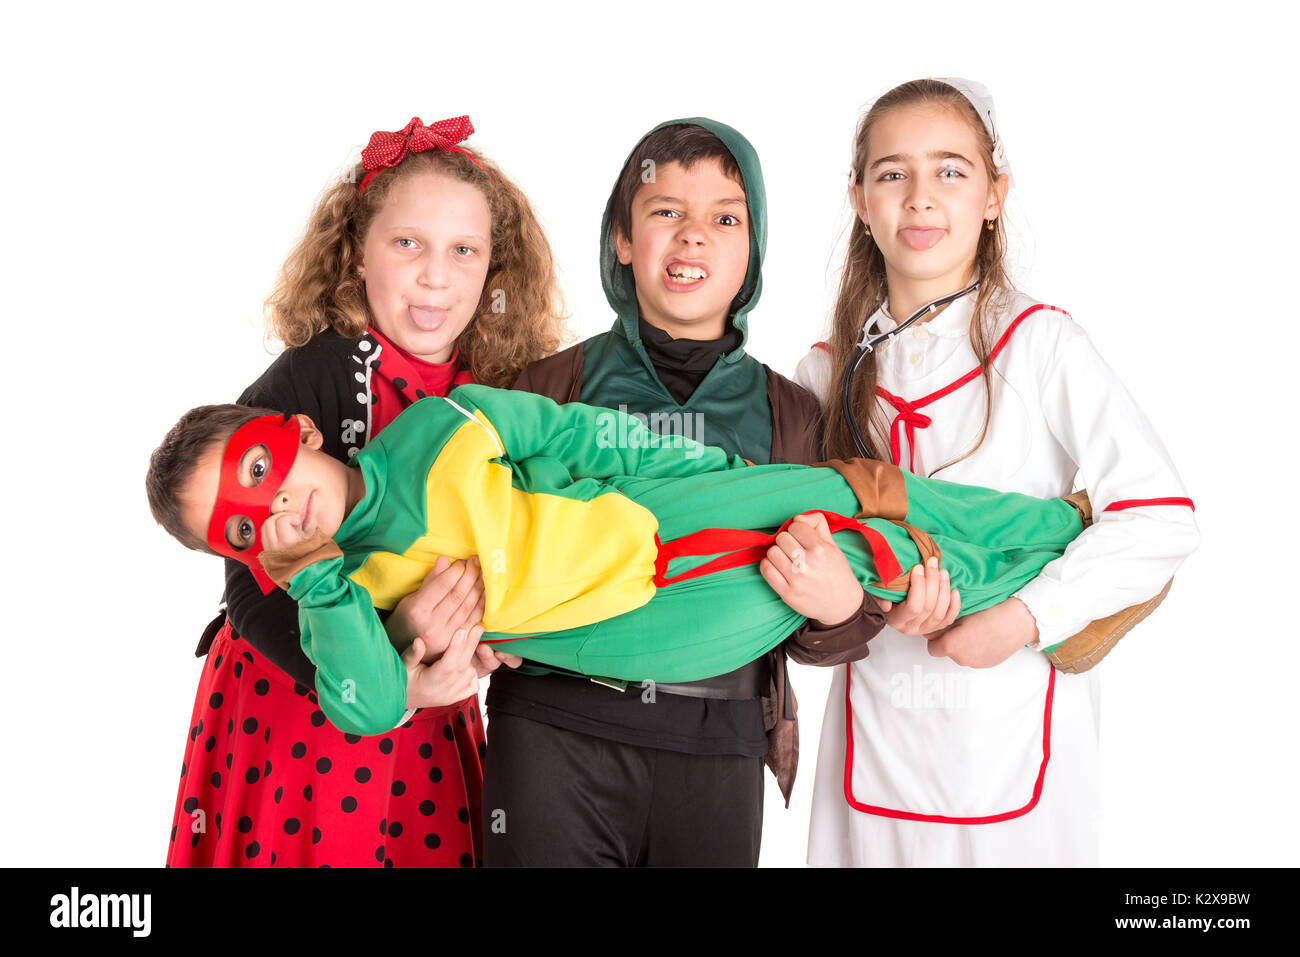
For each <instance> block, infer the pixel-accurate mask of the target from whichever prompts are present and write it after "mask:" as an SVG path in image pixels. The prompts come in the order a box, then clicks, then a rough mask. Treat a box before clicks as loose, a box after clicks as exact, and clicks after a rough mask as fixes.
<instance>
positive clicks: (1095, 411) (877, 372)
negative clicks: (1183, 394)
mask: <svg viewBox="0 0 1300 957" xmlns="http://www.w3.org/2000/svg"><path fill="white" fill-rule="evenodd" d="M1010 187H1011V173H1010V166H1009V164H1008V162H1007V159H1006V154H1005V150H1004V148H1003V144H1002V143H1001V141H1000V140H999V138H998V134H997V128H996V125H995V116H994V111H993V103H992V100H991V98H990V97H989V95H988V91H987V90H985V89H984V88H983V87H982V86H980V85H979V84H977V83H972V82H970V81H965V80H956V79H953V80H947V81H940V80H918V81H914V82H911V83H905V84H903V85H902V86H899V87H896V88H895V89H893V90H891V91H890V92H888V93H887V94H885V95H884V96H882V97H881V98H880V99H879V100H877V101H876V102H875V104H874V105H873V106H872V107H871V109H870V110H869V111H868V113H867V114H866V116H865V117H864V118H863V120H862V122H861V123H860V124H859V127H858V130H857V135H856V137H855V140H854V153H853V171H852V174H851V181H850V196H851V198H852V201H853V206H854V209H855V211H856V213H857V221H856V222H854V224H853V230H852V235H851V239H850V243H849V249H848V254H847V257H846V262H845V266H844V273H843V277H842V279H841V283H840V290H839V295H838V299H837V302H836V306H835V314H834V323H833V329H832V333H831V340H830V342H829V343H818V344H817V346H816V347H814V348H813V350H812V351H811V352H810V353H809V354H808V355H807V356H806V357H805V358H804V359H803V361H802V362H801V363H800V365H799V369H798V373H797V375H796V380H797V381H798V382H799V383H800V384H801V385H803V386H804V387H805V388H808V389H809V390H810V391H812V392H813V393H814V394H816V395H817V396H818V397H819V398H820V400H821V402H822V405H823V408H824V409H825V411H826V418H827V429H826V446H827V448H826V454H827V457H847V456H851V455H855V454H859V453H858V450H857V449H856V448H855V443H854V441H853V437H852V433H851V431H850V428H849V422H848V421H846V418H845V415H844V411H843V407H842V402H841V395H842V394H843V388H844V383H845V378H846V376H847V373H848V368H849V364H850V362H851V361H852V359H853V357H854V351H855V347H856V346H857V345H858V343H859V340H860V339H862V338H863V337H864V335H866V336H874V335H878V334H880V333H888V332H890V331H891V330H892V329H894V328H895V327H896V326H897V325H898V324H899V323H901V322H902V321H903V320H905V319H906V318H907V317H908V316H910V315H911V314H912V313H913V312H915V311H916V310H918V309H920V308H921V307H923V306H925V305H926V304H927V303H929V302H932V301H934V300H936V299H939V298H941V297H944V296H947V295H949V294H951V293H954V292H957V291H958V290H961V289H964V288H966V287H967V286H969V285H971V284H973V283H978V285H977V287H976V288H975V290H974V291H972V292H970V293H968V294H967V295H965V296H962V297H960V298H958V299H956V300H955V301H954V302H952V303H951V304H949V305H947V306H946V307H943V308H941V309H940V310H938V311H936V312H934V313H931V314H930V315H928V316H927V317H926V318H925V319H924V320H923V321H918V322H917V323H914V324H913V325H912V326H911V327H909V328H908V329H906V330H904V331H903V332H902V333H901V334H900V335H899V336H897V337H896V338H893V339H890V340H887V341H886V342H884V343H882V344H881V345H879V346H877V347H876V349H875V351H874V352H872V353H870V354H868V355H867V356H866V358H865V359H864V361H863V362H862V363H861V365H860V367H859V369H858V373H857V375H856V376H855V377H854V378H853V381H852V396H851V407H852V412H853V416H854V420H855V422H856V424H857V425H858V428H859V430H860V432H861V433H862V437H863V440H864V442H865V444H866V445H867V446H868V450H869V451H870V453H871V454H872V455H874V456H876V457H877V458H881V459H886V460H889V461H892V462H894V463H895V464H897V465H900V466H902V467H903V468H906V469H909V470H911V471H912V472H914V473H916V474H918V475H930V476H935V477H938V478H942V479H946V480H948V481H952V482H963V483H968V484H972V485H984V486H989V487H992V488H996V489H999V490H1001V491H1008V492H1024V493H1027V494H1030V495H1040V496H1054V495H1065V494H1068V493H1069V492H1070V491H1071V490H1072V489H1074V488H1087V489H1088V492H1089V494H1090V496H1091V500H1092V509H1093V525H1092V526H1091V527H1089V528H1087V529H1085V530H1084V532H1083V534H1082V535H1080V536H1079V538H1078V539H1076V540H1075V541H1074V542H1073V543H1072V544H1071V545H1070V546H1069V548H1068V549H1067V550H1066V552H1065V554H1064V556H1062V557H1061V558H1060V559H1058V560H1056V561H1054V562H1052V563H1051V564H1049V565H1048V566H1047V567H1046V568H1044V569H1043V571H1042V573H1041V574H1039V576H1038V577H1037V578H1035V579H1034V580H1033V581H1031V582H1029V583H1028V584H1027V585H1025V586H1024V587H1023V588H1022V589H1021V590H1020V591H1018V592H1017V593H1016V594H1015V595H1014V596H1013V597H1011V598H1009V599H1007V600H1006V601H1005V602H1002V603H1001V604H999V605H996V606H994V607H992V608H988V609H985V610H983V611H980V612H977V613H975V614H972V615H968V616H966V617H964V618H963V619H962V620H961V621H960V622H959V623H957V624H953V623H954V621H955V620H956V614H957V611H958V610H959V609H960V601H961V596H960V595H959V594H958V593H957V592H956V591H952V590H950V589H949V588H948V587H947V584H948V583H947V578H946V574H945V573H944V572H942V570H940V569H934V568H929V569H920V568H918V569H915V570H914V571H913V576H914V578H913V585H912V589H911V593H910V596H909V598H908V600H907V601H906V602H903V603H901V604H899V605H898V606H896V607H895V606H891V605H889V603H887V602H882V603H881V607H882V609H883V610H884V611H885V612H886V618H887V621H888V625H889V627H886V628H885V629H884V631H882V632H881V633H880V634H879V635H878V636H877V637H876V638H875V639H874V640H873V641H872V642H871V646H870V647H871V653H870V655H869V656H868V657H867V658H865V659H863V660H861V661H858V662H855V663H852V664H849V665H846V666H845V667H844V668H843V669H839V670H837V673H836V676H835V679H834V683H833V685H832V689H831V694H830V699H829V701H828V703H827V708H826V717H825V723H824V725H823V730H822V740H821V748H820V752H819V754H818V762H817V777H816V783H815V790H814V795H813V811H812V823H811V828H810V835H809V848H808V860H809V863H811V864H816V865H831V866H835V865H872V866H907V865H919V866H926V865H940V866H942V865H1007V866H1017V865H1068V866H1081V865H1092V864H1095V863H1096V862H1097V843H1098V842H1097V828H1096V823H1097V812H1098V807H1099V798H1098V790H1099V788H1098V764H1099V762H1098V750H1097V739H1098V727H1099V725H1098V718H1099V714H1098V679H1097V672H1096V671H1095V670H1093V671H1085V672H1084V673H1082V674H1064V673H1060V672H1057V671H1055V670H1054V669H1053V667H1052V666H1051V664H1050V663H1049V661H1048V659H1047V655H1046V654H1045V653H1044V652H1045V651H1049V650H1051V649H1052V648H1053V647H1054V646H1055V645H1056V644H1058V643H1059V642H1061V641H1063V640H1065V639H1067V638H1069V637H1070V636H1072V635H1074V634H1075V633H1077V632H1079V631H1080V630H1081V629H1082V628H1084V627H1085V626H1086V625H1087V624H1088V623H1089V622H1090V621H1092V620H1093V619H1096V618H1101V617H1104V616H1107V615H1110V614H1113V613H1115V612H1118V611H1120V610H1121V609H1124V608H1127V607H1129V606H1133V605H1137V604H1140V603H1142V602H1146V601H1147V600H1149V599H1151V598H1152V597H1153V596H1155V595H1157V594H1158V593H1159V592H1160V591H1161V589H1162V588H1163V587H1164V586H1165V584H1166V582H1168V581H1169V579H1170V578H1171V576H1172V575H1173V574H1174V572H1175V571H1176V570H1177V568H1178V566H1179V565H1180V564H1182V562H1183V560H1184V559H1185V558H1186V557H1187V556H1188V555H1189V554H1190V553H1191V552H1192V551H1193V549H1195V547H1196V544H1197V540H1198V534H1197V530H1196V524H1195V520H1194V518H1193V504H1192V501H1191V499H1190V498H1188V496H1187V492H1186V490H1185V489H1184V488H1183V484H1182V482H1181V480H1180V479H1179V477H1178V473H1177V472H1176V471H1175V469H1174V466H1173V463H1172V462H1171V461H1170V459H1169V456H1168V454H1167V453H1166V452H1165V449H1164V447H1163V446H1162V445H1161V443H1160V439H1159V438H1158V437H1157V435H1156V433H1155V431H1154V430H1153V429H1152V427H1151V425H1150V423H1149V422H1148V421H1147V419H1146V417H1145V416H1144V415H1143V414H1142V412H1141V410H1140V409H1139V408H1138V407H1137V405H1136V403H1135V402H1134V401H1133V398H1132V397H1131V396H1130V395H1129V393H1128V391H1127V390H1126V389H1125V388H1124V386H1123V384H1122V383H1120V381H1119V380H1118V379H1117V378H1116V377H1115V374H1114V373H1113V372H1112V371H1111V370H1110V369H1109V368H1108V367H1107V365H1106V364H1105V362H1104V361H1103V360H1102V359H1101V357H1100V356H1099V355H1098V354H1097V351H1096V350H1095V349H1094V348H1093V346H1092V343H1091V342H1090V341H1089V339H1088V337H1087V335H1086V334H1085V332H1084V331H1083V329H1082V328H1081V327H1080V326H1079V324H1077V323H1076V322H1074V320H1073V319H1072V318H1071V317H1070V316H1069V314H1068V313H1066V312H1065V311H1064V310H1063V309H1062V308H1059V307H1057V306H1055V305H1049V304H1047V303H1043V302H1038V301H1035V300H1033V299H1031V298H1029V297H1027V296H1025V295H1023V294H1022V293H1020V292H1018V291H1016V290H1014V289H1013V288H1012V287H1011V284H1010V282H1009V280H1008V278H1007V275H1006V270H1005V266H1004V255H1005V248H1006V245H1005V233H1004V230H1003V225H1002V210H1003V204H1004V203H1005V201H1006V196H1007V192H1008V190H1009V189H1010Z"/></svg>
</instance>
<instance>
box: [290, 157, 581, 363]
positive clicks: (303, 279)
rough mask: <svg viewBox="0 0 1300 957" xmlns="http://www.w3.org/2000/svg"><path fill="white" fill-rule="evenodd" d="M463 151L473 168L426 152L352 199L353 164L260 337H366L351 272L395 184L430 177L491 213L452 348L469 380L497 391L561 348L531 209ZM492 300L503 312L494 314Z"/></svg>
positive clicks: (321, 209)
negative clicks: (487, 251) (464, 187)
mask: <svg viewBox="0 0 1300 957" xmlns="http://www.w3.org/2000/svg"><path fill="white" fill-rule="evenodd" d="M468 152H469V153H470V154H472V156H473V158H474V159H475V160H477V161H478V164H479V165H475V163H474V162H473V161H471V159H470V156H469V155H466V153H460V152H455V151H448V150H427V151H425V152H422V153H412V154H410V155H408V156H407V157H406V158H405V159H404V160H402V162H401V163H400V164H398V165H397V166H394V167H389V168H386V169H381V170H379V171H378V172H376V173H375V175H374V176H373V177H371V179H370V182H369V183H367V184H366V188H365V191H364V192H363V193H361V194H360V195H358V192H357V183H359V182H360V181H361V179H362V177H364V176H365V175H366V172H367V171H366V170H365V169H363V168H362V167H361V164H360V163H358V164H357V165H356V166H355V167H354V168H353V169H352V170H351V171H350V172H349V174H348V176H345V177H344V178H343V179H342V180H341V181H340V182H338V183H336V184H334V185H332V186H329V187H327V188H326V189H325V191H324V192H323V193H322V194H321V195H320V197H319V199H317V201H316V206H315V208H314V209H313V210H312V213H311V217H310V219H308V221H307V229H306V231H305V233H304V234H303V236H302V238H301V239H300V240H299V241H298V244H297V246H295V247H294V249H293V251H292V252H291V253H290V254H289V257H288V258H287V259H286V260H285V262H284V265H283V266H282V267H281V269H280V275H279V277H278V278H277V280H276V283H275V287H274V289H272V291H271V295H270V296H269V297H268V298H267V300H266V314H267V315H266V322H267V330H268V333H269V334H270V335H271V336H273V337H274V338H277V339H279V340H280V341H281V342H283V343H284V344H285V346H287V347H289V348H295V347H297V346H301V345H304V344H306V342H307V341H308V340H309V339H311V337H312V336H314V335H316V334H317V333H318V332H322V331H324V330H326V329H333V330H334V331H335V332H337V333H338V334H339V335H341V336H345V337H347V338H356V337H358V336H360V335H361V334H362V333H363V332H365V329H366V327H367V326H368V325H369V324H370V321H371V316H370V308H369V306H368V305H367V302H366V290H365V282H364V280H363V279H362V278H361V277H360V276H359V275H358V273H357V268H358V267H359V266H360V265H361V254H362V249H363V248H364V245H365V239H366V233H367V232H368V231H369V229H370V224H371V223H372V222H373V221H374V218H375V216H376V215H377V214H378V213H379V211H380V210H381V209H383V207H384V203H385V202H386V200H387V197H388V195H389V193H390V192H392V190H393V188H394V187H395V186H396V185H397V184H398V183H399V182H401V181H403V180H404V179H406V178H408V177H410V176H416V175H419V174H420V173H430V172H432V173H437V174H440V175H443V176H449V177H452V178H453V179H457V180H460V181H462V182H465V183H469V184H471V185H473V186H474V187H475V188H476V189H478V191H479V192H480V193H482V194H483V197H484V198H485V199H486V200H487V203H488V209H489V210H490V212H491V215H492V254H491V260H490V262H489V265H488V274H487V279H486V281H485V282H484V283H483V294H482V296H481V297H480V299H479V303H478V308H477V309H476V311H475V313H474V319H473V321H472V322H471V323H470V324H469V325H468V326H467V327H466V328H465V331H464V332H462V333H461V335H460V338H459V339H458V340H457V342H456V345H457V348H458V351H459V354H460V361H461V364H462V365H463V366H465V367H466V368H468V369H469V371H470V373H471V374H472V375H473V376H474V379H475V380H476V381H478V382H481V383H483V384H484V385H490V386H497V387H501V388H504V387H508V386H509V385H510V384H511V383H512V382H513V381H514V380H515V377H516V376H518V374H519V373H520V371H522V370H523V368H524V366H526V365H527V364H528V363H530V362H533V361H534V360H536V359H541V358H543V357H545V356H548V355H551V354H552V353H554V352H556V351H557V350H558V349H559V348H560V347H561V346H562V345H564V344H565V343H566V342H567V341H568V339H569V333H568V332H567V330H566V327H565V315H564V303H563V299H562V297H561V295H560V290H559V284H558V282H557V281H556V278H555V261H554V258H553V256H552V254H551V245H550V243H549V242H548V241H547V239H546V234H545V233H544V232H543V231H542V227H541V224H540V223H539V222H538V220H537V216H536V214H535V213H534V212H533V208H532V205H531V204H530V203H529V202H528V198H527V197H526V196H525V195H524V194H523V191H522V190H521V189H520V188H519V187H518V186H516V185H515V184H514V183H513V182H512V181H511V180H510V179H509V178H508V177H507V176H506V175H505V174H504V173H503V172H501V169H500V168H499V167H498V166H497V165H496V164H495V163H493V162H492V161H491V160H489V159H487V158H486V157H484V156H483V155H482V154H481V153H478V152H477V151H475V150H468ZM494 296H495V301H498V302H500V301H504V302H505V303H506V304H507V308H506V311H504V312H502V311H494V310H493V308H492V307H493V303H494ZM502 297H504V298H502Z"/></svg>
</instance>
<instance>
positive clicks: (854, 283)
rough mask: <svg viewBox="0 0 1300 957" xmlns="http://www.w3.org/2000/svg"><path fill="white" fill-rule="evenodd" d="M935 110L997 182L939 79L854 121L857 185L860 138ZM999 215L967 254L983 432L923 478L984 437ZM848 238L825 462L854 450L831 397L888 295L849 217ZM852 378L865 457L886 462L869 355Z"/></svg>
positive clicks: (1004, 287) (978, 123)
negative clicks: (921, 108)
mask: <svg viewBox="0 0 1300 957" xmlns="http://www.w3.org/2000/svg"><path fill="white" fill-rule="evenodd" d="M924 103H935V104H940V105H942V106H945V107H947V108H949V109H951V110H954V111H955V112H956V113H957V115H959V116H961V117H962V118H963V119H964V120H966V121H967V122H968V123H970V125H971V128H972V129H973V130H974V131H975V135H976V137H977V139H978V141H979V143H980V153H981V156H982V158H983V160H984V167H985V170H986V171H987V173H988V176H989V182H990V184H992V183H994V182H996V180H997V172H996V170H997V165H996V163H994V161H993V137H992V136H990V135H989V132H988V130H987V128H985V126H984V121H983V120H981V119H980V116H979V113H977V112H976V111H975V107H974V106H972V105H971V102H970V101H969V100H968V99H966V97H965V96H963V95H962V93H961V91H960V90H958V89H957V88H956V87H954V86H951V85H949V84H947V83H944V82H943V81H942V80H912V81H911V82H909V83H904V84H902V85H901V86H896V87H894V88H893V89H892V90H890V91H889V92H888V93H886V94H885V95H884V96H882V97H880V99H878V100H876V102H875V103H873V104H872V106H871V109H870V110H868V111H867V113H866V115H865V116H864V117H863V118H862V121H861V122H860V123H859V124H858V129H857V134H856V135H855V136H854V140H853V144H854V146H853V169H854V170H856V171H857V173H858V181H859V182H861V176H862V171H863V170H864V169H865V168H866V164H867V137H868V136H869V134H870V133H871V127H872V125H873V124H874V123H876V122H877V121H878V120H879V119H880V118H881V117H882V116H884V115H885V114H886V113H888V112H889V111H890V110H895V109H898V108H899V107H904V106H912V105H915V104H924ZM1002 220H1003V217H1001V216H999V217H998V218H997V220H996V221H995V222H994V227H993V228H992V229H982V230H980V239H979V245H978V246H977V248H976V250H975V274H976V275H978V276H979V279H980V286H979V292H978V293H977V295H976V300H975V312H974V315H973V317H972V319H971V324H970V344H971V348H972V349H974V350H975V355H976V356H978V357H979V361H980V370H981V375H982V377H983V382H984V399H985V402H984V426H983V428H982V429H981V430H980V435H979V439H978V440H977V441H976V442H975V444H974V445H973V446H972V447H971V448H970V449H969V450H968V451H966V452H965V453H964V454H962V455H961V456H959V457H958V458H956V459H953V460H952V461H951V462H945V463H944V464H943V465H941V466H939V468H937V469H934V471H932V472H931V473H930V474H931V475H933V474H935V472H939V471H941V470H942V469H946V468H948V467H949V466H952V465H956V464H957V463H958V462H960V461H961V460H962V459H965V458H969V457H970V456H971V455H972V454H974V452H975V450H976V449H978V448H979V447H980V445H982V444H983V442H984V437H985V436H986V435H987V434H988V427H989V417H990V415H991V414H992V408H993V406H992V400H993V380H992V364H991V363H990V362H989V361H988V357H989V352H990V351H991V350H992V348H993V345H994V342H993V333H994V328H993V320H992V319H991V316H990V314H991V309H990V308H989V306H990V304H991V303H995V302H997V301H998V300H999V299H1001V297H1003V296H1004V295H1005V294H1007V293H1008V292H1010V291H1011V290H1012V288H1013V287H1012V284H1011V280H1010V278H1009V276H1008V275H1007V268H1006V265H1005V260H1006V250H1007V240H1006V230H1005V229H1004V228H1003V225H1002ZM851 229H852V232H851V233H850V235H849V248H848V252H847V254H846V255H845V258H844V271H843V273H842V274H841V276H840V289H839V294H838V295H837V297H836V300H835V311H834V318H833V320H832V323H831V339H830V347H831V356H832V358H831V384H830V392H829V395H830V396H831V399H830V400H829V401H828V402H827V404H826V409H825V413H826V432H825V440H824V453H825V455H826V457H827V458H850V457H852V456H855V455H857V454H858V451H857V447H856V446H855V445H854V443H853V438H852V436H851V435H850V433H849V426H848V421H847V420H846V419H845V417H844V409H843V406H842V405H841V403H840V401H839V399H838V397H839V396H840V395H841V394H842V392H843V388H844V377H845V376H846V375H847V374H848V371H849V365H850V364H851V363H852V360H853V356H854V350H855V347H856V346H857V343H858V338H859V337H860V336H861V334H862V326H863V324H864V323H865V322H866V321H867V320H868V319H869V318H870V317H871V315H872V314H873V313H874V312H875V311H876V310H877V309H879V308H880V306H881V305H882V304H883V303H884V301H885V298H886V295H887V293H888V290H887V289H886V284H885V257H884V256H883V255H882V254H881V252H880V247H878V246H877V245H876V244H875V242H874V241H873V240H872V238H871V234H870V233H868V232H867V229H866V227H865V226H864V225H863V224H862V221H861V220H860V219H858V218H857V217H856V216H854V218H853V224H852V227H851ZM858 370H859V371H858V374H857V376H856V377H855V379H854V383H853V396H852V407H853V415H854V417H855V419H856V420H857V421H858V422H865V423H866V424H867V428H866V429H864V430H863V432H864V436H863V438H864V440H865V441H866V444H867V448H868V450H869V451H870V452H871V454H872V456H874V457H875V458H878V459H882V460H883V461H886V462H887V461H889V458H890V455H889V442H888V441H887V440H886V439H885V438H884V437H885V436H887V435H888V432H889V422H888V419H887V418H885V416H884V413H883V412H882V410H881V407H880V403H879V402H877V401H876V379H877V370H876V357H875V354H874V353H873V354H869V355H868V356H867V357H866V358H865V359H863V360H862V364H861V365H860V366H859V367H858Z"/></svg>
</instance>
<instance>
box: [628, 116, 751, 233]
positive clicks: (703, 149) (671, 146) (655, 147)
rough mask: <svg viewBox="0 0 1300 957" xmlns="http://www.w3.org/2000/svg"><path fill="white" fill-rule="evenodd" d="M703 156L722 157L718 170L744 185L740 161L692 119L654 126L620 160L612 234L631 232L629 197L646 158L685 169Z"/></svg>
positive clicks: (640, 182)
mask: <svg viewBox="0 0 1300 957" xmlns="http://www.w3.org/2000/svg"><path fill="white" fill-rule="evenodd" d="M704 159H718V160H721V161H722V172H723V173H725V174H726V175H727V176H729V177H730V178H731V179H733V180H735V181H736V182H737V183H739V184H740V187H741V188H742V189H743V188H744V187H745V180H744V177H742V176H741V175H740V164H739V163H737V162H736V157H734V156H732V155H731V150H729V149H727V147H726V144H724V143H723V142H722V140H720V139H718V137H717V136H715V135H714V134H713V133H710V132H709V131H708V130H706V129H705V128H704V127H702V126H697V125H695V124H694V123H679V124H675V125H673V126H665V127H664V128H663V129H659V130H655V131H654V132H653V133H651V134H650V135H648V136H647V137H646V138H645V139H643V140H642V141H641V142H640V143H638V144H637V147H636V149H634V150H633V151H632V155H631V156H629V157H628V158H627V162H626V163H624V164H623V170H622V172H620V173H619V174H618V182H617V183H616V184H615V185H614V192H613V194H612V195H611V197H610V200H611V207H610V211H611V216H610V228H611V229H612V230H613V231H614V235H620V234H621V235H622V236H623V237H624V238H630V237H631V235H632V201H633V200H634V199H635V198H636V192H637V190H639V189H640V188H641V187H642V186H643V185H644V182H643V180H642V179H641V170H642V169H643V167H644V164H645V162H646V161H647V160H649V161H651V162H653V163H655V164H656V165H658V166H663V165H665V164H667V163H681V164H682V169H687V170H689V169H690V168H691V167H692V166H694V165H695V164H696V163H698V162H699V161H700V160H704Z"/></svg>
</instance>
